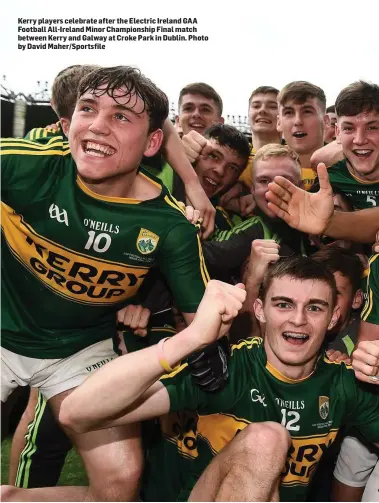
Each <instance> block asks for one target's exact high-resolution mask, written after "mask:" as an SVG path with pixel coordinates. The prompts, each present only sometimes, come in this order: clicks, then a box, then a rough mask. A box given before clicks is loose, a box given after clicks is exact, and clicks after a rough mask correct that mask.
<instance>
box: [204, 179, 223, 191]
mask: <svg viewBox="0 0 379 503" xmlns="http://www.w3.org/2000/svg"><path fill="white" fill-rule="evenodd" d="M203 185H204V190H205V191H206V192H207V193H208V194H213V193H214V192H216V190H217V189H218V186H219V184H218V183H217V182H216V181H215V180H213V179H212V178H209V177H208V176H204V177H203Z"/></svg>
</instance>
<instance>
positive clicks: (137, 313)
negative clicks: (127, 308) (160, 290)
mask: <svg viewBox="0 0 379 503" xmlns="http://www.w3.org/2000/svg"><path fill="white" fill-rule="evenodd" d="M141 313H142V306H135V309H134V311H133V313H132V317H131V320H130V324H129V326H130V328H131V329H132V330H135V329H136V328H139V325H140V319H141Z"/></svg>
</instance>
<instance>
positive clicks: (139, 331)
mask: <svg viewBox="0 0 379 503" xmlns="http://www.w3.org/2000/svg"><path fill="white" fill-rule="evenodd" d="M134 335H138V336H139V337H146V336H147V330H144V329H143V328H137V330H134Z"/></svg>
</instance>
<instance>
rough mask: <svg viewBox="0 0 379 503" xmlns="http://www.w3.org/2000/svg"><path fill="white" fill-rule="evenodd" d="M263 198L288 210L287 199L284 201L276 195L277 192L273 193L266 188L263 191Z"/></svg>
mask: <svg viewBox="0 0 379 503" xmlns="http://www.w3.org/2000/svg"><path fill="white" fill-rule="evenodd" d="M265 198H266V200H267V201H269V202H270V203H273V204H275V205H276V206H277V207H278V208H281V209H282V210H284V211H288V203H289V201H288V202H287V201H285V200H284V199H282V198H281V197H280V196H278V195H277V194H275V193H274V192H272V191H271V190H268V191H267V192H266V193H265Z"/></svg>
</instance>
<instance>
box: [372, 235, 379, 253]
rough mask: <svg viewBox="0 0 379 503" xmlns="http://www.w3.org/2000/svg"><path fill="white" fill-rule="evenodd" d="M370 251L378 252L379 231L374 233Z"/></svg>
mask: <svg viewBox="0 0 379 503" xmlns="http://www.w3.org/2000/svg"><path fill="white" fill-rule="evenodd" d="M372 252H373V253H379V231H378V232H377V233H376V237H375V243H374V244H373V245H372Z"/></svg>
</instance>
